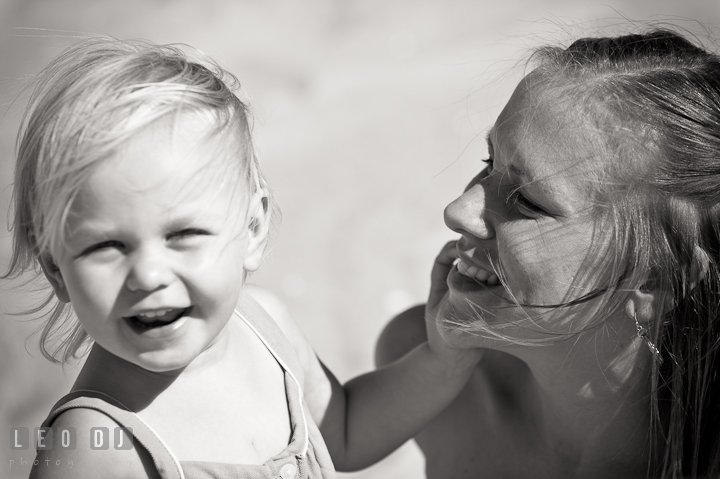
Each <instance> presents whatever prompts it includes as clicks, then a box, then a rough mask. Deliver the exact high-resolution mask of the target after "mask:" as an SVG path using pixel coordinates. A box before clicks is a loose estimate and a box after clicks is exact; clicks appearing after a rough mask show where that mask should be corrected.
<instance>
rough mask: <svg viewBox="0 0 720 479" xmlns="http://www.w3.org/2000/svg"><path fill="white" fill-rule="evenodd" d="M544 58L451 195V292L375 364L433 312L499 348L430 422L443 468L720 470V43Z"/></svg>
mask: <svg viewBox="0 0 720 479" xmlns="http://www.w3.org/2000/svg"><path fill="white" fill-rule="evenodd" d="M533 60H534V61H537V65H538V66H537V67H536V68H535V69H534V70H533V71H532V72H531V73H530V74H529V75H527V76H526V77H525V78H524V79H523V80H522V81H521V82H520V84H519V85H518V87H517V89H516V90H515V92H514V93H513V95H512V97H511V99H510V101H509V102H508V104H507V106H506V107H505V109H504V110H503V111H502V113H501V114H500V116H499V118H498V120H497V122H496V123H495V125H494V127H493V128H492V129H491V130H490V133H489V135H488V150H489V159H488V160H486V162H487V163H488V165H487V168H486V169H484V170H483V171H482V172H480V174H479V175H478V176H477V177H475V178H474V179H473V180H472V181H471V182H470V184H469V185H468V187H467V188H466V190H465V192H464V193H463V195H462V196H460V197H459V198H458V199H457V200H455V201H454V202H452V203H451V204H450V205H449V206H448V207H447V208H446V210H445V222H446V223H447V225H448V226H449V227H450V228H451V229H452V230H454V231H456V232H457V233H459V234H460V239H459V240H458V241H457V242H456V243H451V244H449V245H448V246H446V248H445V249H444V250H443V252H442V253H441V254H440V256H439V258H438V261H437V263H436V266H435V270H434V274H437V275H447V290H445V291H440V292H437V291H436V292H434V293H433V294H431V298H430V300H429V301H428V305H427V306H426V307H417V308H413V309H411V310H408V311H406V312H405V313H403V314H401V315H400V316H398V317H396V318H395V319H394V320H393V321H392V322H391V323H390V324H389V325H388V327H387V328H386V330H385V331H384V332H383V335H382V336H381V338H380V340H379V343H378V350H377V358H376V359H377V362H378V364H379V365H382V364H386V363H388V362H390V361H392V360H394V359H395V358H397V357H400V356H402V355H403V354H404V353H405V352H407V351H408V350H410V349H411V348H412V347H413V346H414V345H416V344H417V343H419V342H421V341H423V340H424V339H425V338H426V337H427V334H426V329H425V327H426V323H427V327H428V328H429V329H428V331H430V334H429V336H430V337H431V338H433V337H434V336H436V332H435V330H437V331H439V335H440V336H441V337H442V339H443V340H445V341H447V342H448V343H450V344H451V345H453V346H456V347H457V348H459V349H464V350H468V351H474V353H473V354H476V352H477V349H484V350H486V352H485V355H484V357H483V358H482V360H481V361H480V363H478V366H477V367H476V369H475V372H474V374H473V376H472V377H471V379H470V381H469V382H468V384H467V386H466V387H465V389H464V390H463V392H462V393H461V395H460V396H459V397H458V398H457V399H456V401H455V402H454V403H453V404H452V405H451V406H449V407H448V408H447V409H446V410H445V411H444V412H443V413H442V414H441V415H440V416H438V417H437V418H436V419H435V420H434V421H433V422H432V423H431V424H430V425H429V426H428V427H427V428H425V429H424V430H423V431H422V432H421V433H420V434H418V435H417V436H416V440H417V442H418V444H419V445H420V447H421V449H422V450H423V453H424V454H425V457H426V458H427V476H428V478H430V479H433V478H442V479H448V478H460V477H533V478H539V477H552V478H559V477H599V478H608V477H623V478H626V477H696V476H699V477H715V476H716V475H717V474H718V437H719V429H720V428H719V427H718V412H719V411H720V402H719V399H720V397H719V395H718V394H717V393H718V391H717V389H718V382H719V381H720V378H716V370H717V365H716V360H715V358H716V351H717V345H718V339H719V338H720V335H719V333H720V331H719V327H718V324H717V323H718V311H719V309H720V306H719V305H720V291H719V284H720V281H719V279H720V270H719V265H720V245H719V244H718V241H719V238H720V58H719V57H718V56H716V55H713V54H711V53H709V52H707V51H705V50H704V49H702V48H699V47H697V46H695V45H693V44H692V43H690V42H689V41H687V40H686V39H684V38H682V37H681V36H679V35H677V34H675V33H673V32H670V31H665V30H655V31H652V32H650V33H647V34H642V35H628V36H621V37H616V38H588V39H582V40H578V41H576V42H575V43H573V44H572V45H571V46H570V47H569V48H567V49H560V48H546V49H543V50H540V51H539V52H537V53H536V55H535V56H534V57H533ZM456 258H457V259H456ZM425 318H427V319H428V321H427V322H426V321H425ZM468 354H470V353H468Z"/></svg>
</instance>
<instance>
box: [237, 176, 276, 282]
mask: <svg viewBox="0 0 720 479" xmlns="http://www.w3.org/2000/svg"><path fill="white" fill-rule="evenodd" d="M269 210H270V205H269V195H268V192H267V190H266V189H265V188H258V189H257V190H256V192H255V194H253V197H252V199H251V201H250V208H248V219H249V221H248V222H247V229H248V244H247V249H246V251H245V259H244V260H243V268H244V269H245V271H248V272H252V271H255V270H257V269H258V268H259V267H260V263H261V261H262V257H263V253H264V252H265V246H267V240H268V233H269V230H270V216H271V215H270V211H269Z"/></svg>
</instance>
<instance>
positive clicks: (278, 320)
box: [244, 284, 309, 359]
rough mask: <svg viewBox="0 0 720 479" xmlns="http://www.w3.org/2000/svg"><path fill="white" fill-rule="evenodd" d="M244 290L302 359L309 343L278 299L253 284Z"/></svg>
mask: <svg viewBox="0 0 720 479" xmlns="http://www.w3.org/2000/svg"><path fill="white" fill-rule="evenodd" d="M244 289H245V293H246V294H248V295H249V296H250V297H252V298H253V299H254V300H255V302H257V303H258V304H259V305H260V306H262V308H263V309H264V310H265V311H266V312H267V313H268V314H269V315H270V317H271V318H272V319H273V321H274V322H275V324H276V325H277V326H278V327H279V328H280V330H281V331H282V333H283V334H284V335H285V337H286V338H287V340H288V341H289V342H290V344H291V345H292V346H293V348H294V349H295V351H296V352H297V353H298V356H299V357H300V358H301V359H302V357H303V356H304V355H305V354H307V352H308V349H309V343H308V341H307V339H306V338H305V335H304V334H303V333H302V331H300V328H299V327H298V326H297V324H296V323H295V321H294V320H293V318H292V316H290V313H289V312H288V310H287V308H286V307H285V305H284V304H283V302H282V301H281V300H280V298H278V297H277V296H276V295H275V294H274V293H272V292H270V291H268V290H267V289H265V288H262V287H260V286H257V285H255V284H246V285H245V286H244Z"/></svg>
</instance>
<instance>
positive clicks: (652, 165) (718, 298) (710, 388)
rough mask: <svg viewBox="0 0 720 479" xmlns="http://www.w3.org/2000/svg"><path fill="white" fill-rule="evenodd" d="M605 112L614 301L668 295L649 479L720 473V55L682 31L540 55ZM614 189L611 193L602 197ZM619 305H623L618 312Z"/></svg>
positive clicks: (548, 68) (555, 75)
mask: <svg viewBox="0 0 720 479" xmlns="http://www.w3.org/2000/svg"><path fill="white" fill-rule="evenodd" d="M533 61H536V62H537V64H538V65H539V66H538V68H537V70H535V71H536V72H537V73H538V74H539V76H540V77H541V78H542V81H543V82H545V85H547V86H548V87H549V88H552V87H553V86H561V85H562V86H563V87H565V88H566V89H567V91H568V92H570V93H569V94H570V95H572V96H573V97H574V98H576V99H577V100H578V102H579V104H582V105H584V106H585V107H587V108H588V109H589V111H592V112H595V114H599V115H604V116H605V118H604V120H608V119H610V122H608V121H603V124H605V125H608V124H610V125H613V126H615V127H614V128H613V129H612V131H609V132H607V133H606V136H607V137H608V146H609V148H608V150H609V151H610V152H611V157H612V161H611V162H610V164H611V167H610V168H608V171H607V172H605V173H606V175H607V177H606V180H607V181H606V182H605V184H606V185H607V184H609V182H611V183H612V185H613V186H605V187H603V185H602V184H600V185H598V204H600V205H601V206H602V208H601V209H602V210H603V214H602V218H603V221H604V222H606V223H607V226H609V228H608V229H607V230H608V231H611V233H610V234H611V235H612V236H613V238H612V242H613V244H614V253H615V254H614V257H613V258H611V259H610V260H609V261H608V265H609V266H608V267H607V270H606V271H605V272H603V273H607V274H606V275H605V276H604V277H605V278H609V284H610V285H611V286H609V287H605V288H604V290H603V291H604V293H608V294H607V296H614V297H615V298H616V301H614V302H615V303H617V302H618V301H619V298H621V297H622V296H623V295H622V292H623V291H627V289H628V286H629V287H630V288H633V287H644V288H646V289H648V290H652V291H656V292H657V291H660V292H663V293H664V294H665V299H664V304H665V305H666V307H665V312H664V313H662V314H659V315H658V317H657V318H656V321H655V322H654V324H653V327H652V338H653V341H654V342H655V343H656V344H657V346H658V347H659V349H660V354H661V356H662V357H663V358H664V362H663V363H662V364H660V362H659V361H655V363H654V365H653V371H652V384H653V388H652V393H651V394H652V408H653V410H652V424H653V426H652V431H651V435H650V441H651V444H650V445H651V447H652V448H653V449H652V451H653V452H652V454H651V456H652V457H651V463H650V465H649V475H650V476H651V477H663V478H669V477H673V478H675V477H715V476H717V475H718V474H720V466H719V464H718V463H719V462H720V454H719V447H720V378H718V377H717V371H718V361H717V351H718V345H719V341H720V323H719V322H718V320H719V319H720V57H719V56H718V55H716V54H713V53H711V52H709V51H707V50H706V49H704V48H702V47H699V46H696V45H694V44H693V43H692V42H690V41H688V40H687V39H685V38H683V37H682V36H680V35H678V34H677V33H675V32H672V31H669V30H652V31H650V32H648V33H645V34H635V35H625V36H619V37H613V38H584V39H580V40H577V41H575V42H574V43H573V44H572V45H570V46H569V47H568V48H565V49H563V48H556V47H552V48H543V49H541V50H539V51H538V52H537V53H536V54H535V55H534V57H533ZM603 190H605V191H603ZM615 306H617V304H616V305H615Z"/></svg>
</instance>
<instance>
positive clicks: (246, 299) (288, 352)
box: [235, 294, 309, 456]
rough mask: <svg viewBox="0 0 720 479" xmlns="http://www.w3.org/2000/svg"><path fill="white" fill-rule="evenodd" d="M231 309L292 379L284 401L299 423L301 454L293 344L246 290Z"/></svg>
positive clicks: (298, 373)
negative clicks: (286, 398)
mask: <svg viewBox="0 0 720 479" xmlns="http://www.w3.org/2000/svg"><path fill="white" fill-rule="evenodd" d="M235 313H236V314H237V315H238V316H239V317H240V319H242V320H243V321H244V322H245V324H247V325H248V326H249V327H250V328H251V329H252V330H253V331H254V332H255V334H256V335H257V336H258V338H260V340H261V341H262V342H263V343H264V344H265V347H267V348H268V350H269V351H270V353H271V354H272V355H273V356H274V357H275V359H276V360H277V362H278V363H279V364H280V366H281V367H282V368H283V369H284V370H285V372H286V373H287V374H288V375H289V376H290V377H291V378H292V379H293V386H294V387H292V388H290V389H289V390H288V394H293V395H294V396H295V398H294V399H295V400H291V399H290V398H288V400H289V401H288V402H289V403H290V404H289V407H290V408H291V409H292V412H293V413H295V415H296V417H298V420H299V421H298V422H299V424H298V426H300V427H301V434H302V435H301V438H302V441H301V445H300V446H301V447H300V451H298V453H299V454H301V455H303V456H304V455H305V454H306V452H307V448H308V441H309V437H308V435H309V433H308V424H307V417H306V416H305V408H304V407H303V402H304V397H303V390H302V385H303V381H304V379H305V376H304V374H303V369H302V367H300V363H299V362H298V359H297V353H296V351H295V348H293V346H292V345H291V344H290V341H288V339H287V336H285V333H283V332H282V330H281V329H280V327H279V326H278V325H277V324H276V323H275V321H274V320H273V319H272V318H271V317H270V315H269V314H268V313H267V312H266V311H265V310H264V309H263V308H262V306H260V305H259V304H258V303H257V302H256V301H255V300H254V299H253V298H252V297H251V296H250V295H249V294H243V295H242V297H241V299H240V302H239V304H238V305H237V307H236V309H235ZM292 389H295V390H294V391H293V390H292Z"/></svg>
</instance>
